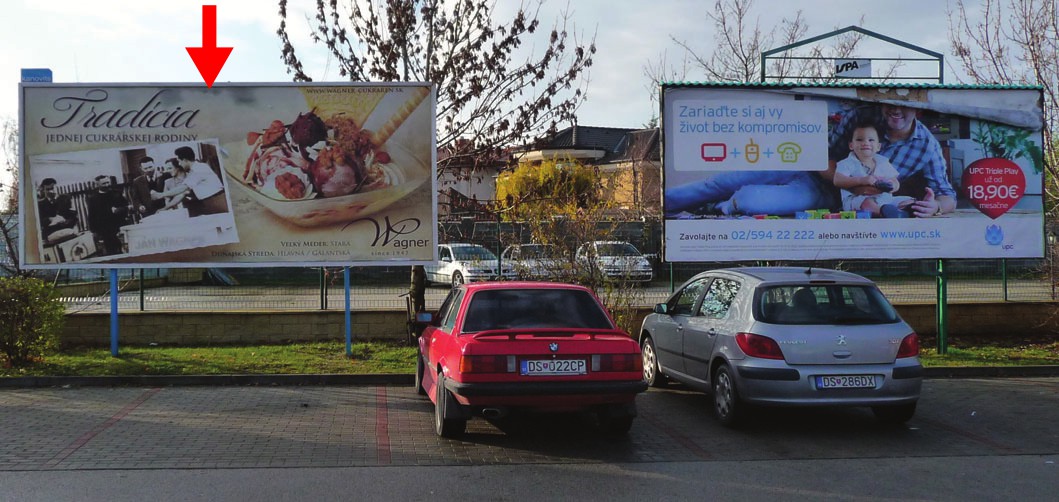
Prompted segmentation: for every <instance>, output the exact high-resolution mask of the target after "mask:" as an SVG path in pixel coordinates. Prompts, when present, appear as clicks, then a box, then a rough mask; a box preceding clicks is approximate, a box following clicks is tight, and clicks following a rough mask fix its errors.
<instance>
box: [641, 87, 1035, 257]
mask: <svg viewBox="0 0 1059 502" xmlns="http://www.w3.org/2000/svg"><path fill="white" fill-rule="evenodd" d="M1041 103H1042V90H1041V88H1039V87H1021V86H988V87H986V86H944V85H920V84H916V85H905V86H900V85H898V86H852V85H807V86H800V87H796V86H791V85H787V84H783V85H780V84H665V85H663V86H662V137H663V154H662V163H663V188H662V192H663V193H662V195H663V202H662V209H663V213H664V222H665V224H664V236H663V239H664V243H665V252H664V257H665V260H666V261H670V262H707V261H709V262H715V261H746V260H815V259H922V258H1040V257H1043V256H1044V246H1045V239H1044V207H1043V173H1044V165H1043V162H1044V161H1043V137H1042V130H1043V110H1042V108H1041Z"/></svg>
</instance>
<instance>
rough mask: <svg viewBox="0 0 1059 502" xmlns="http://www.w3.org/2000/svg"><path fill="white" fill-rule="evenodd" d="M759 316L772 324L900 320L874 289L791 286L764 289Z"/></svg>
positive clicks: (758, 301)
mask: <svg viewBox="0 0 1059 502" xmlns="http://www.w3.org/2000/svg"><path fill="white" fill-rule="evenodd" d="M757 305H758V308H757V309H755V310H756V312H755V315H756V316H757V318H758V319H759V320H761V321H763V322H767V323H770V324H886V323H893V322H897V321H898V316H897V311H895V310H894V308H893V306H891V305H890V302H889V301H887V300H886V297H884V296H883V294H882V293H881V292H880V291H879V290H878V288H875V287H874V286H864V285H839V284H833V285H804V284H803V285H787V286H773V287H768V288H763V289H762V290H761V291H760V293H759V294H758V297H757Z"/></svg>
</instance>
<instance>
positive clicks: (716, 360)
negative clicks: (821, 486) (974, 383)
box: [639, 267, 923, 425]
mask: <svg viewBox="0 0 1059 502" xmlns="http://www.w3.org/2000/svg"><path fill="white" fill-rule="evenodd" d="M639 342H640V348H641V353H642V355H643V367H644V379H645V380H646V381H647V383H648V384H650V385H652V386H656V387H658V386H662V385H665V383H666V381H667V380H668V379H670V378H671V379H673V380H677V381H680V382H682V383H684V384H686V385H688V386H690V387H692V388H695V389H699V390H702V391H703V392H707V393H710V394H712V395H713V397H714V399H713V402H714V406H713V408H714V411H715V414H716V415H717V418H718V420H720V422H721V423H722V424H725V425H735V424H736V423H738V422H739V419H740V418H741V417H742V416H743V415H744V414H745V412H746V406H745V405H747V404H751V405H763V406H870V407H871V409H872V411H873V412H874V413H875V416H876V417H877V418H879V419H880V420H882V421H884V422H889V423H904V422H906V421H908V420H909V419H911V418H912V416H913V415H914V414H915V410H916V402H917V401H918V400H919V393H920V386H921V384H922V376H923V366H922V365H921V364H920V362H919V357H918V356H919V340H918V337H917V336H916V334H915V333H914V332H913V331H912V328H911V327H910V326H909V325H908V324H907V323H905V322H904V321H903V320H901V318H900V316H898V314H897V312H896V311H895V310H894V308H893V306H891V305H890V302H888V301H887V300H886V297H884V296H883V294H882V292H880V291H879V289H878V288H877V287H876V286H875V284H874V283H873V282H871V281H870V280H868V279H866V278H864V277H861V276H859V275H856V274H852V273H848V272H840V271H836V270H827V269H819V268H795V267H747V268H730V269H720V270H711V271H708V272H702V273H700V274H698V275H696V276H695V277H692V278H691V279H689V280H688V281H687V282H685V283H684V284H683V285H682V286H681V287H680V289H679V290H677V291H676V292H675V293H673V295H672V296H670V297H669V300H668V301H667V302H666V303H660V304H658V305H655V307H654V312H653V313H652V314H650V315H648V316H647V317H646V318H645V319H644V321H643V326H642V328H641V329H640V335H639Z"/></svg>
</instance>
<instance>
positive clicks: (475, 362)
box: [460, 356, 515, 373]
mask: <svg viewBox="0 0 1059 502" xmlns="http://www.w3.org/2000/svg"><path fill="white" fill-rule="evenodd" d="M514 372H515V356H463V357H461V358H460V373H514Z"/></svg>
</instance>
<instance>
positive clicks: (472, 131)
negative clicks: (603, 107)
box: [278, 0, 596, 167]
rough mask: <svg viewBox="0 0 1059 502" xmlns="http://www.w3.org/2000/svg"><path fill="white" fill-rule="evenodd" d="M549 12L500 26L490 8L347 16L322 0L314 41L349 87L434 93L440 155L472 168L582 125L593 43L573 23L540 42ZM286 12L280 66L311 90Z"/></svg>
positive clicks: (429, 0) (407, 8)
mask: <svg viewBox="0 0 1059 502" xmlns="http://www.w3.org/2000/svg"><path fill="white" fill-rule="evenodd" d="M542 3H543V0H540V1H538V2H537V3H535V4H534V6H533V7H532V8H526V7H525V6H522V7H520V8H519V9H518V11H517V12H516V13H515V14H514V17H513V18H512V19H509V20H506V22H502V23H495V24H494V19H493V3H492V2H480V1H474V0H458V1H455V2H445V1H442V0H390V1H386V2H381V1H378V0H356V1H352V2H350V3H349V7H348V10H347V9H346V8H344V7H340V6H339V5H338V2H334V1H330V2H327V1H324V0H317V2H316V18H315V20H314V22H315V24H313V25H312V26H311V29H312V37H313V40H314V41H315V42H317V43H318V44H320V45H323V46H324V47H325V48H326V50H327V52H328V53H329V56H330V57H331V58H334V61H336V62H337V64H338V69H339V73H340V74H341V75H342V76H343V77H346V78H349V79H350V80H351V81H358V82H370V81H382V82H392V81H423V82H433V83H434V84H436V85H437V87H438V107H437V120H438V147H439V148H447V149H449V150H450V151H455V152H456V153H457V154H456V155H452V156H449V157H447V158H446V160H447V161H449V162H458V161H460V162H466V160H467V159H468V157H470V158H476V157H482V156H484V155H487V154H488V153H489V152H490V151H492V150H494V149H496V148H499V147H504V146H509V145H514V144H522V143H526V142H527V140H529V139H536V138H535V136H541V135H543V134H545V133H547V132H551V131H554V130H555V129H556V128H557V126H558V124H560V123H567V122H573V121H574V120H575V118H576V117H575V113H576V111H577V108H578V107H579V106H580V104H581V103H582V102H583V100H584V98H585V90H586V86H587V84H588V78H587V76H588V75H587V71H586V70H587V69H588V68H589V67H590V66H591V65H592V55H593V54H594V53H595V51H596V48H595V43H594V40H595V39H594V37H593V38H592V39H591V40H580V39H579V38H578V37H579V36H578V35H577V34H576V33H572V32H571V31H568V26H567V24H568V20H569V18H568V15H567V14H563V15H562V16H561V17H560V18H559V19H557V20H556V22H555V24H554V26H553V27H552V28H551V30H550V31H549V32H547V33H542V34H540V36H538V30H539V29H540V28H541V26H540V24H541V23H540V20H539V19H538V18H537V16H538V13H539V11H540V7H541V4H542ZM279 7H280V11H279V12H280V18H281V20H282V21H281V23H280V28H279V31H278V34H279V36H280V39H281V40H282V42H283V56H282V57H283V62H284V63H285V64H286V65H287V69H288V72H290V73H291V74H293V76H294V79H295V80H296V81H310V80H312V79H311V78H310V76H309V75H308V73H307V72H306V71H305V68H304V66H303V63H302V61H301V59H300V58H299V56H298V53H297V50H296V47H295V46H294V44H293V43H292V41H291V39H290V35H289V31H288V28H287V27H288V19H287V0H280V1H279ZM571 28H572V27H571ZM531 37H537V38H545V40H544V41H543V42H544V43H543V44H541V41H539V40H537V41H536V43H537V44H538V45H537V47H539V48H540V50H541V53H540V54H532V53H530V51H528V50H526V49H524V48H523V45H524V44H525V43H529V42H530V41H531V40H530V39H531ZM457 140H460V141H457ZM442 167H443V166H442Z"/></svg>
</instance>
